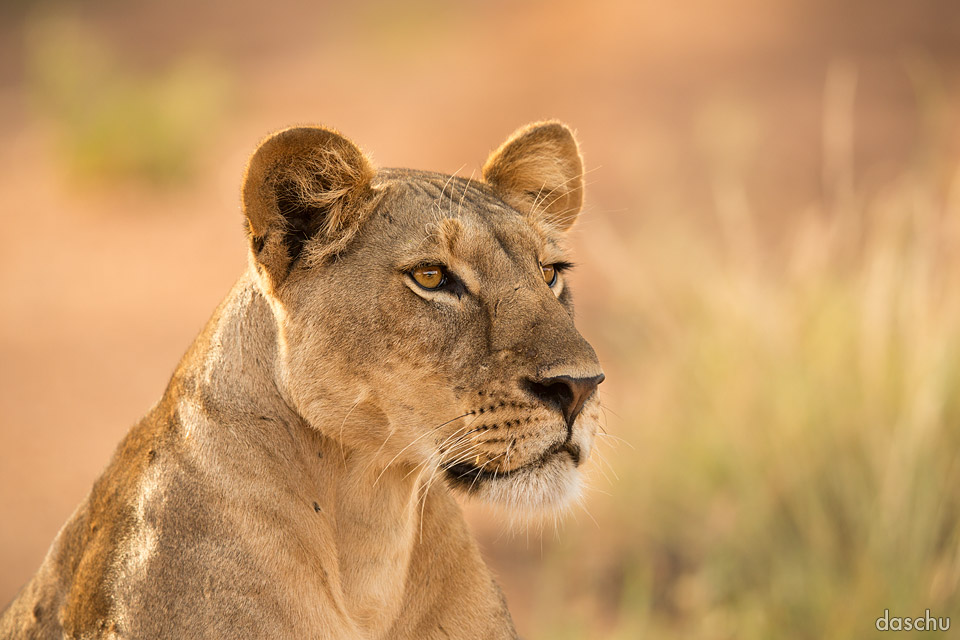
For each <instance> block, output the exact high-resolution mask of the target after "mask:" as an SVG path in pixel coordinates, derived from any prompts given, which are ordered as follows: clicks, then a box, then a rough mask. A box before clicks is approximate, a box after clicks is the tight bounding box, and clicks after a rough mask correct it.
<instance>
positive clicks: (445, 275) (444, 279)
mask: <svg viewBox="0 0 960 640" xmlns="http://www.w3.org/2000/svg"><path fill="white" fill-rule="evenodd" d="M417 269H437V270H439V271H440V282H439V283H438V284H437V286H435V287H427V286H424V285H422V284H420V282H418V281H417V279H416V277H415V276H414V275H413V273H414V272H415V271H416V270H417ZM407 277H408V278H410V280H411V281H412V282H413V284H415V285H417V286H418V287H420V288H421V289H423V290H424V291H439V290H441V289H443V288H444V286H446V285H447V284H448V283H449V282H450V272H449V271H448V270H447V268H446V267H445V266H444V265H442V264H418V265H417V266H415V267H411V268H410V269H408V270H407Z"/></svg>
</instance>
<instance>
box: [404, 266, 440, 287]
mask: <svg viewBox="0 0 960 640" xmlns="http://www.w3.org/2000/svg"><path fill="white" fill-rule="evenodd" d="M410 275H411V276H412V277H413V279H414V281H415V282H416V283H417V284H418V285H420V286H421V287H423V288H424V289H439V288H440V287H441V286H443V284H444V283H445V282H446V281H447V274H446V272H445V271H444V270H443V267H441V266H438V265H429V266H426V267H417V268H416V269H414V270H413V271H411V272H410Z"/></svg>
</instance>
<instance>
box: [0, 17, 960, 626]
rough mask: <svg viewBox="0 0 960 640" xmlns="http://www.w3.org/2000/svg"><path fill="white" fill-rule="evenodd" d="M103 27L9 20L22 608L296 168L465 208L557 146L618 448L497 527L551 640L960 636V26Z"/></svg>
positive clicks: (525, 22)
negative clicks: (253, 212)
mask: <svg viewBox="0 0 960 640" xmlns="http://www.w3.org/2000/svg"><path fill="white" fill-rule="evenodd" d="M80 4H81V3H73V2H55V1H46V2H41V1H34V2H30V1H28V0H15V1H11V0H5V2H4V3H3V5H2V7H0V131H2V138H0V139H2V144H0V216H2V217H0V222H2V229H3V232H4V233H3V236H4V242H3V249H2V251H0V310H2V311H0V407H2V412H0V603H6V602H8V601H9V600H10V599H11V598H12V597H13V595H14V593H15V592H16V590H17V589H18V588H19V587H20V586H21V585H22V584H23V583H24V582H25V581H26V580H27V578H28V577H29V576H30V574H31V573H32V572H33V571H34V570H35V569H36V568H37V567H38V566H39V564H40V562H41V560H42V558H43V555H44V553H45V551H46V549H47V546H48V545H49V543H50V541H51V540H52V538H53V537H54V535H55V534H56V532H57V530H58V529H59V527H60V525H61V524H62V523H63V522H64V521H65V520H66V519H67V518H68V517H69V515H70V513H71V512H72V510H73V509H74V507H75V506H76V505H77V504H78V503H79V502H80V500H81V499H82V498H83V497H84V496H85V494H86V493H87V491H88V489H89V487H90V485H91V484H92V482H93V480H94V478H95V477H96V476H97V474H98V473H99V472H100V471H101V469H102V468H103V467H104V465H105V464H106V462H107V460H108V458H109V456H110V455H111V453H112V451H113V449H114V447H115V445H116V444H117V442H118V441H119V440H120V438H121V437H122V435H123V434H124V433H125V431H126V430H127V429H128V428H129V426H130V425H132V424H133V423H134V422H135V421H136V420H137V419H138V418H139V417H140V416H141V415H142V414H143V413H144V412H145V411H146V410H147V409H148V408H149V407H150V406H151V405H152V404H153V403H154V402H155V401H156V400H157V399H158V398H159V396H160V394H161V392H162V390H163V388H164V386H165V383H166V381H167V378H168V376H169V375H170V374H171V373H172V371H173V368H174V366H175V365H176V363H177V361H178V359H179V357H180V355H181V354H182V353H183V351H184V350H185V349H186V347H187V345H188V344H189V343H190V341H191V340H192V339H193V338H194V336H195V335H196V334H197V332H198V331H199V330H200V328H201V327H202V326H203V324H204V323H205V321H206V319H207V318H208V317H209V315H210V313H211V312H212V311H213V309H214V308H215V306H216V304H217V303H218V302H219V300H220V299H221V298H222V296H223V295H225V293H226V292H227V290H228V289H229V287H230V286H231V284H232V282H233V281H234V279H235V278H236V277H237V276H238V275H239V274H240V272H241V271H242V270H243V269H244V268H245V244H244V239H243V234H242V231H241V217H240V212H239V207H238V189H239V180H240V175H241V172H242V169H243V166H244V162H245V160H246V157H247V155H248V154H249V152H250V151H251V150H252V149H253V148H254V146H255V145H256V143H257V141H258V140H259V139H260V138H261V137H262V136H263V135H265V134H266V133H267V132H269V131H271V130H274V129H277V128H280V127H283V126H286V125H289V124H295V123H313V122H319V123H324V124H328V125H331V126H334V127H337V128H338V129H340V130H341V131H342V132H343V133H344V134H346V135H347V136H348V137H350V138H352V139H353V140H355V141H356V142H358V143H359V144H360V145H361V146H362V147H364V148H365V149H366V150H367V151H368V152H370V153H371V154H372V155H373V157H374V159H375V161H376V162H377V163H378V164H379V165H380V166H410V167H415V168H424V169H433V170H440V171H444V172H450V173H453V172H459V174H460V175H464V176H469V175H476V174H477V173H478V172H479V167H480V166H481V165H482V163H483V161H484V160H485V158H486V156H487V153H488V152H489V150H490V149H492V148H494V147H496V146H497V145H498V144H499V143H500V142H501V141H502V140H503V139H504V138H505V137H506V136H507V135H508V134H509V133H510V132H511V131H512V130H513V129H514V128H516V127H517V126H519V125H521V124H524V123H526V122H529V121H532V120H537V119H543V118H560V119H562V120H564V121H566V122H568V123H570V124H571V125H572V126H573V127H574V128H575V129H576V130H577V132H578V136H579V139H580V141H581V144H582V147H583V151H584V156H585V159H586V163H587V167H588V169H589V174H588V180H587V181H588V191H587V206H586V209H585V212H584V214H583V215H582V217H581V220H580V222H579V224H578V226H577V227H576V229H575V231H574V232H573V244H574V248H575V252H576V256H575V257H576V260H577V262H578V263H579V265H580V266H579V267H578V269H577V270H576V273H575V275H574V276H573V277H574V281H573V286H574V288H575V291H576V293H577V301H578V307H577V309H578V316H579V320H578V322H579V324H580V327H581V330H582V332H583V333H584V334H585V336H586V337H587V338H588V339H589V340H591V342H592V343H593V344H594V346H595V347H596V350H597V352H598V354H599V356H600V358H601V361H602V362H603V365H604V368H605V370H606V373H607V380H608V381H607V382H605V383H604V385H603V387H602V399H603V403H604V406H605V411H606V430H607V432H608V433H609V436H604V437H602V438H601V443H600V445H599V451H598V453H597V455H596V456H595V457H594V458H593V459H592V461H591V463H590V468H589V475H590V487H591V488H590V490H589V491H588V492H587V495H586V498H585V500H584V503H583V505H582V506H578V507H576V508H574V509H573V510H572V511H571V512H570V513H569V514H568V515H567V517H566V518H564V519H563V520H562V522H560V523H559V524H557V525H552V524H551V525H546V526H544V527H542V528H541V527H533V528H531V529H530V530H528V531H521V532H519V533H517V532H513V531H510V530H506V529H505V528H504V527H503V526H501V525H500V524H499V520H498V519H497V518H496V517H489V515H488V514H486V513H485V512H482V511H478V510H477V509H476V508H474V507H470V517H471V520H472V522H473V523H474V528H475V529H476V530H477V532H478V534H479V536H480V538H481V542H482V545H483V548H484V552H485V554H486V556H487V558H488V560H489V562H490V564H491V566H492V567H493V569H494V570H495V572H496V573H497V575H498V576H499V579H500V581H501V583H502V585H503V588H504V590H505V592H506V595H507V598H508V600H509V602H510V604H511V608H512V610H513V614H514V617H515V619H516V622H517V626H518V629H519V631H520V632H521V634H522V635H524V636H525V637H527V638H531V639H541V638H542V639H546V638H551V639H564V638H639V637H649V638H697V639H713V638H716V639H720V638H731V639H733V638H737V639H747V640H751V639H761V638H764V639H766V638H810V639H830V638H837V639H848V638H862V637H871V636H872V635H873V634H875V633H877V632H876V630H875V627H874V621H875V620H876V618H877V617H878V616H881V615H883V612H884V609H889V610H890V615H901V616H906V615H910V616H918V615H923V614H924V612H925V610H926V609H930V611H931V613H932V614H933V615H934V616H944V617H945V616H952V617H953V618H954V626H957V625H960V620H958V619H957V618H958V617H960V121H958V113H960V112H958V106H960V4H958V3H956V2H954V1H953V0H942V1H934V0H915V1H913V2H899V1H895V0H844V1H842V2H838V1H836V0H802V1H801V0H794V1H791V2H787V1H783V0H728V1H725V2H715V1H706V0H691V1H689V2H683V3H669V2H653V1H648V0H634V1H627V0H598V1H596V2H591V3H585V2H573V1H570V0H554V1H552V2H507V1H506V0H488V1H486V2H439V1H436V0H414V1H411V2H403V3H395V2H356V3H343V2H339V3H332V2H314V3H310V4H307V3H297V2H293V1H292V0H272V1H271V2H270V3H268V4H266V5H265V4H264V3H261V2H253V1H251V0H232V1H231V2H226V1H225V0H213V1H211V2H206V3H195V2H187V1H186V0H168V1H166V2H163V3H160V2H150V3H148V2H145V1H143V0H127V1H125V2H120V1H119V0H91V1H89V2H85V3H82V6H80ZM0 606H2V605H0ZM940 635H943V634H940Z"/></svg>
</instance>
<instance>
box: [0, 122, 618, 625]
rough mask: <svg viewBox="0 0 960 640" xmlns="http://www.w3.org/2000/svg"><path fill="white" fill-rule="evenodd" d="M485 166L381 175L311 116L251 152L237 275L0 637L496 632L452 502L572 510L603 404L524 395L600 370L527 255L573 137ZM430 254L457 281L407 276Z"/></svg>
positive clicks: (558, 250) (572, 172)
mask: <svg viewBox="0 0 960 640" xmlns="http://www.w3.org/2000/svg"><path fill="white" fill-rule="evenodd" d="M484 175H485V177H486V180H487V182H485V183H473V182H471V181H467V180H463V179H460V178H456V177H452V176H445V175H439V174H430V173H424V172H416V171H408V170H380V171H375V170H374V169H373V168H372V167H371V165H370V163H369V162H368V161H367V159H366V158H365V157H364V156H363V154H362V153H361V152H360V151H359V149H357V148H356V147H355V146H354V145H353V144H352V143H351V142H349V141H348V140H346V139H345V138H343V137H342V136H340V135H339V134H337V133H335V132H333V131H330V130H326V129H322V128H315V127H313V128H311V127H307V128H297V129H289V130H286V131H283V132H280V133H278V134H275V135H274V136H272V137H270V138H268V139H267V140H266V141H265V142H263V143H262V145H261V146H260V148H259V149H258V150H257V152H256V153H255V154H254V155H253V157H252V158H251V161H250V163H249V166H248V169H247V172H246V176H245V179H244V185H243V192H242V193H243V208H244V213H245V216H246V222H247V229H248V238H249V241H250V268H249V270H248V271H247V273H246V274H244V275H243V276H242V277H241V278H240V280H239V281H238V282H237V284H236V285H235V287H234V288H233V290H232V291H231V292H230V294H229V295H228V296H227V298H226V299H225V300H224V302H223V303H222V304H221V306H220V307H219V308H218V309H217V311H216V313H215V314H214V316H213V318H212V319H211V320H210V322H209V324H208V325H207V327H206V328H205V329H204V331H203V332H202V333H201V335H200V336H199V337H198V338H197V340H196V341H195V343H194V344H193V346H192V347H191V348H190V350H189V351H188V352H187V354H186V355H185V356H184V358H183V360H182V361H181V363H180V365H179V367H178V369H177V371H176V373H175V374H174V376H173V378H172V379H171V382H170V384H169V386H168V388H167V390H166V393H165V394H164V396H163V398H162V399H161V401H160V402H159V403H158V404H157V405H156V406H155V407H154V408H153V409H151V410H150V412H149V413H148V414H147V416H146V417H145V418H144V419H143V420H142V421H141V422H140V423H139V424H137V425H136V426H135V427H133V429H132V430H131V431H130V433H129V434H128V435H127V437H126V438H125V439H124V441H123V442H122V443H121V445H120V447H119V448H118V450H117V452H116V453H115V455H114V457H113V459H112V461H111V462H110V464H109V466H108V467H107V469H106V471H105V472H104V473H103V475H102V476H101V477H100V479H99V480H98V481H97V482H96V484H95V485H94V487H93V489H92V490H91V492H90V494H89V496H88V497H87V499H86V500H85V501H84V502H83V503H82V504H81V505H80V507H78V509H77V511H76V512H75V513H74V515H73V516H72V517H71V519H70V520H69V521H68V522H67V524H66V525H65V526H64V528H63V529H62V530H61V531H60V533H59V535H58V536H57V538H56V539H55V540H54V543H53V545H52V547H51V548H50V551H49V553H48V555H47V558H46V559H45V560H44V563H43V565H42V566H41V567H40V569H39V571H38V572H37V574H36V575H35V576H34V577H33V579H32V580H31V581H30V582H29V583H28V584H27V585H26V586H25V587H24V588H23V590H22V591H21V592H20V594H19V595H18V596H17V598H16V599H15V600H14V602H13V603H12V604H11V606H10V607H9V608H8V609H7V610H6V612H4V614H3V616H2V618H0V637H3V638H61V637H67V638H227V637H229V638H255V637H270V638H297V639H301V638H360V639H373V638H384V639H386V638H390V639H404V638H417V639H421V638H469V639H477V638H484V639H487V638H489V639H496V638H515V637H516V634H515V632H514V629H513V623H512V622H511V619H510V614H509V612H508V611H507V608H506V604H505V602H504V600H503V597H502V595H501V593H500V590H499V588H498V587H497V586H496V584H495V582H494V580H493V578H492V576H491V574H490V572H489V570H488V569H487V568H486V566H485V565H484V563H483V560H482V559H481V557H480V554H479V551H478V549H477V546H476V544H475V543H474V541H473V539H472V538H471V536H470V534H469V532H468V531H467V527H466V525H465V523H464V520H463V517H462V514H461V511H460V508H459V506H458V504H457V502H456V501H455V500H454V498H453V495H452V491H453V490H461V491H463V492H464V493H465V494H467V495H472V496H475V497H478V498H480V499H486V500H490V501H493V502H497V503H500V504H503V505H506V506H508V507H511V508H513V509H516V510H518V511H522V512H525V513H526V512H531V511H533V512H536V511H540V510H547V511H550V510H555V509H557V508H559V507H562V506H563V505H564V504H566V503H568V502H569V501H570V500H571V499H572V498H574V497H575V496H576V493H577V490H578V466H579V464H581V463H582V462H583V461H584V460H585V459H586V457H587V456H588V454H589V451H590V448H591V445H592V442H593V437H594V433H595V430H596V428H597V419H598V415H597V413H598V410H599V409H598V402H597V400H596V396H595V394H593V395H590V396H589V398H588V399H587V400H586V402H585V404H584V405H583V410H582V412H580V413H579V416H578V417H576V415H577V414H572V415H573V416H574V417H571V419H570V420H565V419H564V417H563V415H561V412H560V410H558V407H561V406H567V405H564V404H562V403H561V404H556V403H554V402H553V401H552V400H551V398H554V396H551V395H549V393H547V392H546V391H543V388H547V390H548V391H549V390H550V389H553V390H554V391H551V392H550V393H554V392H555V391H556V389H557V388H561V389H562V388H565V387H563V385H560V387H557V385H553V386H550V387H543V388H541V387H536V384H534V386H531V384H533V383H537V384H539V382H538V381H540V382H543V381H550V380H557V379H568V378H570V379H578V380H579V379H584V378H591V377H594V378H593V379H594V384H595V382H596V379H598V377H599V374H600V368H599V365H598V363H597V359H596V356H595V355H594V353H593V350H592V349H591V348H590V346H589V345H588V344H587V343H586V342H585V341H584V339H583V338H582V337H581V336H580V334H579V333H578V332H577V330H576V329H575V328H574V325H573V319H572V306H571V305H572V303H571V298H570V290H569V287H567V286H566V284H565V282H564V281H563V279H562V278H563V276H562V274H561V275H560V277H559V278H560V279H559V280H558V282H557V283H556V284H555V285H554V287H553V288H551V287H550V286H548V285H547V284H546V283H545V282H544V279H543V276H542V274H541V273H540V268H539V266H538V263H543V264H553V263H557V262H560V261H563V259H564V256H565V253H566V250H565V248H564V239H563V235H562V233H561V230H563V229H566V228H569V226H570V224H572V222H573V218H574V217H575V216H576V211H574V208H576V209H577V210H579V206H580V202H581V201H582V177H581V169H580V156H579V152H578V151H577V148H576V143H575V142H574V141H573V137H572V135H571V134H570V132H569V130H568V129H566V127H564V126H562V125H559V124H557V123H544V124H541V125H532V126H531V127H528V128H526V129H524V130H521V131H520V132H519V133H518V134H516V135H515V136H514V137H513V138H511V139H510V141H508V142H507V143H506V144H505V146H504V147H501V149H499V150H498V151H497V152H495V153H494V154H493V156H491V159H490V160H489V161H488V163H487V165H486V167H485V170H484ZM534 187H536V188H537V190H538V195H536V196H531V195H530V193H531V191H532V189H533V188H534ZM541 187H542V189H541ZM520 205H523V207H520ZM526 205H531V206H526ZM424 264H442V265H445V266H446V267H447V268H448V270H449V272H450V273H452V274H455V275H456V278H457V281H456V282H457V283H458V284H457V285H456V286H453V285H450V287H448V288H446V289H442V290H439V291H427V290H423V289H422V288H420V287H419V286H418V285H417V284H416V283H415V282H414V281H413V280H412V279H411V277H410V276H409V274H408V272H409V271H410V269H412V268H414V267H416V266H418V265H424ZM558 376H559V377H560V378H558ZM544 384H546V383H544ZM538 388H539V389H540V390H539V391H538V390H536V389H538ZM592 388H593V387H590V388H589V391H591V392H592ZM558 397H559V396H558ZM583 397H587V395H584V396H583ZM574 418H575V419H574ZM464 469H466V470H467V471H463V470H464Z"/></svg>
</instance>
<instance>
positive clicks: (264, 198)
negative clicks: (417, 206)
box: [242, 127, 374, 288]
mask: <svg viewBox="0 0 960 640" xmlns="http://www.w3.org/2000/svg"><path fill="white" fill-rule="evenodd" d="M373 175H374V170H373V167H372V166H371V165H370V163H369V161H368V160H367V158H366V157H365V156H364V155H363V153H362V152H361V151H360V149H358V148H357V146H356V145H354V144H353V143H352V142H350V141H349V140H347V139H346V138H344V137H343V136H341V135H340V134H338V133H336V132H334V131H330V130H329V129H323V128H320V127H293V128H290V129H284V130H283V131H279V132H277V133H275V134H273V135H272V136H270V137H268V138H267V139H266V140H264V141H263V142H262V143H261V144H260V146H259V147H258V148H257V150H256V151H254V153H253V155H252V156H251V157H250V162H249V163H247V170H246V173H245V174H244V178H243V191H242V202H243V213H244V215H245V216H246V223H247V224H246V227H247V235H248V237H249V240H250V248H251V251H252V254H253V257H254V259H255V260H256V263H257V268H258V270H259V271H260V272H261V273H262V274H264V275H266V277H267V280H268V283H269V285H270V287H271V288H276V287H277V286H279V285H280V283H281V282H283V280H284V279H285V278H286V277H287V275H288V274H289V272H290V270H291V269H292V268H293V265H294V264H295V263H296V261H297V260H298V259H300V258H301V256H302V254H303V253H304V250H305V245H306V244H307V241H308V240H311V239H314V238H315V239H317V240H319V242H316V243H314V244H313V245H311V247H310V249H311V251H310V256H311V258H313V259H323V258H325V257H328V256H331V255H334V254H336V253H337V252H338V251H339V250H341V249H342V248H343V247H344V246H345V245H346V244H347V242H348V241H349V239H350V238H351V237H352V236H353V233H354V232H355V231H356V230H357V228H359V226H360V223H361V222H362V217H363V210H364V209H365V207H364V204H365V201H366V200H368V196H369V195H370V181H371V179H372V178H373Z"/></svg>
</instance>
